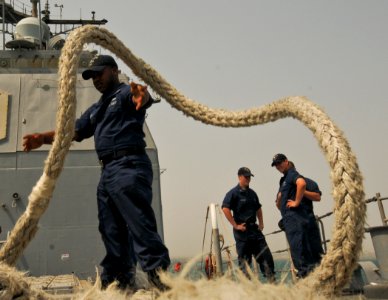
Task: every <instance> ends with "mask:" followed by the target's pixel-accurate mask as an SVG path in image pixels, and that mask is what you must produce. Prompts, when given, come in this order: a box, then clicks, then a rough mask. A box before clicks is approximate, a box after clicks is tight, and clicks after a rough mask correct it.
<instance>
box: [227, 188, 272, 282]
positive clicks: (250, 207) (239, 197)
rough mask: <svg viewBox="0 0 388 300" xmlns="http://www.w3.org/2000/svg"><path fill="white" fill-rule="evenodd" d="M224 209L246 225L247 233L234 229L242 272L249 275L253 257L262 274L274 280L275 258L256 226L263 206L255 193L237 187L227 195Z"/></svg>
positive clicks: (249, 189) (239, 222)
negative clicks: (248, 271) (258, 212)
mask: <svg viewBox="0 0 388 300" xmlns="http://www.w3.org/2000/svg"><path fill="white" fill-rule="evenodd" d="M222 207H226V208H229V209H230V210H231V211H232V212H233V219H234V220H235V222H236V223H237V224H242V223H245V224H246V231H240V230H235V229H233V235H234V239H235V241H236V250H237V255H238V262H239V266H240V268H241V270H242V271H243V272H244V273H245V274H247V272H246V268H245V265H246V263H248V264H251V262H252V255H253V256H254V257H255V259H256V261H257V262H258V263H259V266H260V270H261V272H262V274H263V275H264V276H265V277H267V278H268V279H273V276H274V274H275V266H274V261H273V257H272V254H271V251H270V249H269V247H268V245H267V242H266V240H265V237H264V235H263V233H262V232H261V230H260V229H259V227H258V225H257V224H256V218H257V211H258V210H259V209H260V208H261V204H260V202H259V197H258V196H257V194H256V193H255V191H254V190H252V189H251V188H249V187H248V188H247V189H242V188H241V187H240V185H237V186H236V187H234V188H232V189H231V190H230V191H229V192H228V193H227V194H226V195H225V198H224V201H223V202H222Z"/></svg>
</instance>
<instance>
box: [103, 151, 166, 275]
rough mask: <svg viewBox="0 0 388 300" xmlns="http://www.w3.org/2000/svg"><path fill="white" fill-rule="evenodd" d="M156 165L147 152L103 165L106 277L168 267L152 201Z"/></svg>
mask: <svg viewBox="0 0 388 300" xmlns="http://www.w3.org/2000/svg"><path fill="white" fill-rule="evenodd" d="M152 176H153V175H152V166H151V162H150V160H149V158H148V156H147V155H145V154H144V155H132V156H124V157H122V158H120V159H118V160H114V161H112V162H110V163H109V164H107V165H106V166H105V167H104V168H103V169H102V174H101V178H100V182H99V184H98V188H97V201H98V219H99V222H100V224H99V231H100V233H101V236H102V240H103V242H104V245H105V248H106V256H105V258H104V259H103V260H102V262H101V266H102V267H103V272H102V275H101V277H102V279H104V278H108V279H110V278H114V279H116V278H117V276H118V275H120V274H125V275H128V277H130V276H132V275H133V269H134V267H135V263H136V261H138V262H139V263H140V266H141V267H142V269H143V271H145V272H149V271H152V270H155V269H158V268H162V269H166V268H167V267H168V265H169V264H170V258H169V254H168V249H167V248H166V247H165V246H164V244H163V242H162V240H161V238H160V236H159V234H158V232H157V228H156V220H155V215H154V211H153V209H152V207H151V201H152V186H151V185H152Z"/></svg>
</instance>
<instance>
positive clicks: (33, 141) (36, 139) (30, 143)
mask: <svg viewBox="0 0 388 300" xmlns="http://www.w3.org/2000/svg"><path fill="white" fill-rule="evenodd" d="M43 142H44V135H43V134H40V133H34V134H27V135H25V136H23V151H25V152H30V151H31V150H33V149H37V148H39V147H41V146H42V145H43Z"/></svg>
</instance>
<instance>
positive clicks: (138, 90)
mask: <svg viewBox="0 0 388 300" xmlns="http://www.w3.org/2000/svg"><path fill="white" fill-rule="evenodd" d="M130 85H131V93H132V101H133V103H134V104H135V106H136V110H139V109H140V108H141V107H142V106H143V105H144V104H146V103H147V102H148V101H149V100H150V94H149V93H148V91H147V86H145V85H141V84H137V83H134V82H131V83H130Z"/></svg>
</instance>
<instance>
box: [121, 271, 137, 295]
mask: <svg viewBox="0 0 388 300" xmlns="http://www.w3.org/2000/svg"><path fill="white" fill-rule="evenodd" d="M116 280H117V281H118V285H117V287H118V288H119V289H120V290H122V291H130V292H132V293H135V292H136V291H137V290H138V288H137V286H136V279H135V276H128V275H125V274H122V273H120V274H119V275H117V277H116Z"/></svg>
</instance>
